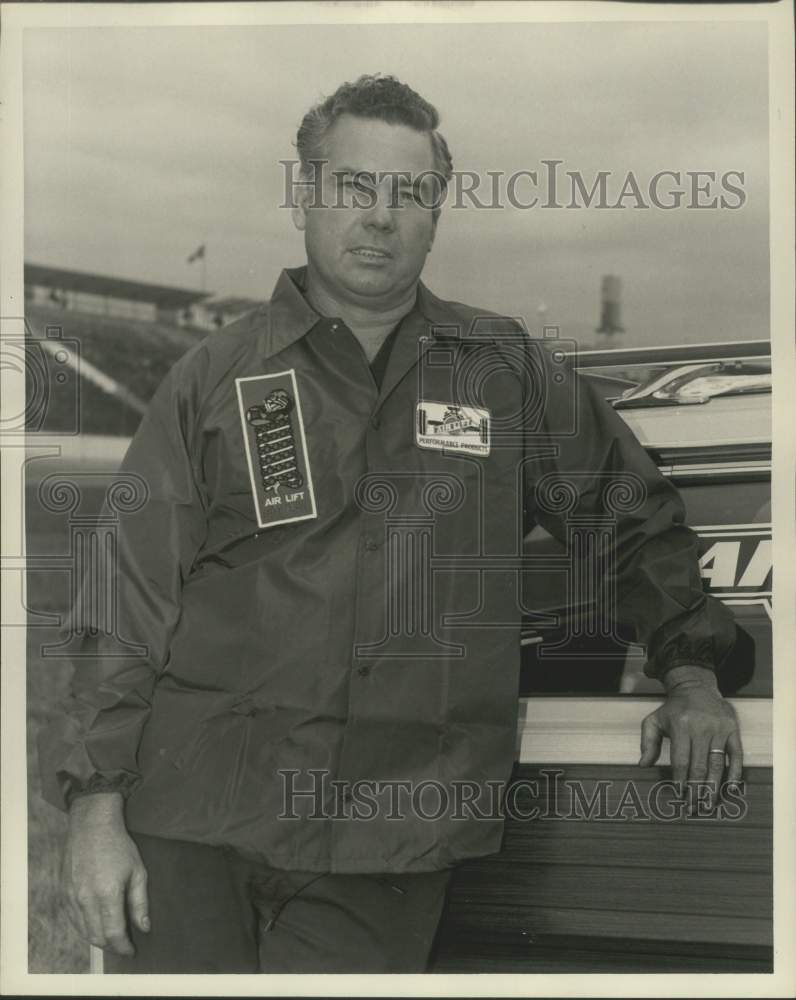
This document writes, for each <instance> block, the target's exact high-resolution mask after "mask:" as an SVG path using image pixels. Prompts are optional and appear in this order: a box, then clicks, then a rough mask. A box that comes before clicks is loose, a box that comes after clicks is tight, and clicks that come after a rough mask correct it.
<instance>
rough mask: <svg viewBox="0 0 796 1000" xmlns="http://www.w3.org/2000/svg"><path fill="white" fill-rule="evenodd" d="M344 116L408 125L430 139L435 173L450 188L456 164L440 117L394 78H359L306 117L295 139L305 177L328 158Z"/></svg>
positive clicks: (347, 84)
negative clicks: (336, 126)
mask: <svg viewBox="0 0 796 1000" xmlns="http://www.w3.org/2000/svg"><path fill="white" fill-rule="evenodd" d="M342 115H354V116H355V117H357V118H371V119H373V118H375V119H378V120H380V121H383V122H388V123H389V124H390V125H406V126H408V127H409V128H412V129H414V130H415V131H416V132H425V133H426V134H427V135H428V136H429V138H430V139H431V149H432V152H433V156H434V170H435V171H436V172H437V173H438V174H439V175H440V176H441V177H442V179H443V182H444V186H447V184H448V182H449V181H450V179H451V177H452V176H453V160H452V159H451V154H450V150H449V149H448V144H447V142H446V141H445V138H444V136H443V135H442V134H441V133H440V132H439V130H438V126H439V121H440V118H439V113H438V111H437V109H436V108H435V107H434V105H433V104H429V102H428V101H426V100H425V99H424V98H422V97H421V96H420V94H418V93H416V92H415V91H414V90H412V88H411V87H408V86H407V85H406V84H405V83H401V81H400V80H397V79H396V78H395V77H394V76H382V75H381V74H373V75H367V74H366V75H364V76H360V77H359V79H358V80H355V81H354V83H343V84H341V85H340V86H339V87H338V88H337V90H336V91H335V92H334V93H333V94H332V95H331V97H327V98H326V99H325V100H323V101H321V102H320V103H318V104H316V105H315V106H314V107H312V108H310V110H309V111H308V112H307V113H306V115H304V118H303V119H302V122H301V125H300V126H299V130H298V134H297V136H296V149H297V150H298V154H299V159H300V160H301V169H302V172H303V173H304V175H305V176H309V174H310V165H311V163H312V161H313V160H316V161H317V160H322V159H323V158H324V156H325V152H324V144H325V141H326V137H327V135H328V134H329V131H330V129H331V128H332V126H333V125H334V123H335V122H336V121H337V119H338V118H340V117H341V116H342Z"/></svg>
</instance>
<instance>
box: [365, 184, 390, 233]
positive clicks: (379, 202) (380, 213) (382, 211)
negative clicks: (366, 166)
mask: <svg viewBox="0 0 796 1000" xmlns="http://www.w3.org/2000/svg"><path fill="white" fill-rule="evenodd" d="M395 212H396V208H395V206H394V205H393V204H392V203H391V192H390V191H389V190H386V191H385V190H381V189H380V188H376V189H375V190H374V198H373V203H372V204H371V205H370V206H368V208H366V209H365V210H364V219H363V220H362V221H363V223H364V224H365V225H366V226H373V227H375V228H377V229H386V230H389V229H394V228H395Z"/></svg>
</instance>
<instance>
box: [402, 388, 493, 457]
mask: <svg viewBox="0 0 796 1000" xmlns="http://www.w3.org/2000/svg"><path fill="white" fill-rule="evenodd" d="M490 423H491V418H490V413H489V410H486V409H482V408H480V407H477V406H457V405H456V404H454V403H436V402H432V401H429V400H421V401H420V402H419V403H418V404H417V415H416V421H415V435H416V436H415V440H416V442H417V444H418V445H419V447H421V448H433V449H435V450H437V451H442V450H443V449H446V450H448V451H465V452H467V453H468V454H470V455H483V456H486V455H488V454H489V448H490Z"/></svg>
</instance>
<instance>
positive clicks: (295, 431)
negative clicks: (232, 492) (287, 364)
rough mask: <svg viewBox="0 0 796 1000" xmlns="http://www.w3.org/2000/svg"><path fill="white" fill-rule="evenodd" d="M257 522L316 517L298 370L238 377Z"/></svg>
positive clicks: (267, 525)
mask: <svg viewBox="0 0 796 1000" xmlns="http://www.w3.org/2000/svg"><path fill="white" fill-rule="evenodd" d="M235 388H236V389H237V393H238V409H239V410H240V421H241V427H242V430H243V441H244V445H245V448H246V460H247V462H248V465H249V476H250V478H251V485H252V496H253V499H254V510H255V513H256V515H257V524H258V525H259V526H260V527H261V528H270V527H272V526H273V525H276V524H286V523H288V522H290V521H305V520H307V518H312V517H317V516H318V513H317V511H316V509H315V494H314V492H313V489H312V472H311V470H310V464H309V457H308V455H307V441H306V438H305V436H304V421H303V419H302V416H301V401H300V400H299V394H298V386H297V384H296V373H295V370H294V369H293V368H291V369H289V370H288V371H284V372H275V373H274V374H272V375H252V376H249V377H247V378H236V379H235Z"/></svg>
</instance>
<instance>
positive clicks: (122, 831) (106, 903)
mask: <svg viewBox="0 0 796 1000" xmlns="http://www.w3.org/2000/svg"><path fill="white" fill-rule="evenodd" d="M146 880H147V874H146V869H145V868H144V864H143V862H142V861H141V855H140V854H139V853H138V848H137V847H136V846H135V844H134V843H133V841H132V839H131V838H130V835H129V834H128V833H127V829H126V827H125V825H124V805H123V799H122V796H121V795H120V794H118V793H98V794H95V795H85V796H82V797H81V798H77V799H75V800H74V801H73V802H72V805H71V808H70V810H69V836H68V838H67V842H66V850H65V852H64V863H63V869H62V872H61V882H62V885H63V889H64V893H65V895H66V899H67V901H68V903H69V910H70V916H71V918H72V921H73V923H74V924H75V927H76V929H77V931H78V933H79V934H80V935H81V937H84V938H86V939H87V940H88V941H90V942H91V944H93V945H96V946H97V947H98V948H111V949H113V951H115V952H116V953H117V954H119V955H134V954H135V949H134V948H133V945H132V942H131V941H130V938H129V936H128V933H127V914H128V913H129V916H130V920H131V921H132V922H133V924H134V925H135V926H136V927H137V928H138V929H139V930H141V931H144V932H145V933H146V932H147V931H149V913H148V909H149V903H148V899H147V891H146Z"/></svg>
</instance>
